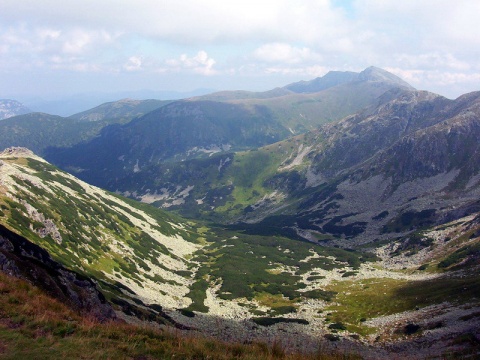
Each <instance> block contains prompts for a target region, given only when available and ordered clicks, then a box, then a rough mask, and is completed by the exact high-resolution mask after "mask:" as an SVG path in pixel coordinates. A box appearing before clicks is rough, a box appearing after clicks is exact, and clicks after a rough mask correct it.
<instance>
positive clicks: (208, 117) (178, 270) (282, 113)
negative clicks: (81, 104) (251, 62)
mask: <svg viewBox="0 0 480 360" xmlns="http://www.w3.org/2000/svg"><path fill="white" fill-rule="evenodd" d="M479 104H480V92H474V93H470V94H465V95H463V96H460V97H459V98H457V99H455V100H450V99H447V98H444V97H442V96H440V95H437V94H433V93H430V92H427V91H418V90H415V89H413V88H412V87H411V86H410V85H408V84H407V83H405V82H404V81H403V80H401V79H399V78H398V77H396V76H394V75H393V74H390V73H388V72H386V71H384V70H382V69H378V68H375V67H371V68H368V69H366V70H364V71H363V72H360V73H353V72H331V73H328V74H327V75H325V76H324V77H322V78H317V79H314V80H311V81H304V82H299V83H294V84H290V85H287V86H285V87H283V88H277V89H273V90H271V91H267V92H263V93H254V92H246V91H233V92H232V91H223V92H219V93H213V94H209V95H204V96H200V97H194V98H189V99H183V100H176V101H157V100H143V101H137V100H128V99H125V100H120V101H117V102H112V103H107V104H103V105H100V106H98V107H96V108H94V109H91V110H87V111H83V112H81V113H79V114H76V115H73V116H71V117H69V118H63V117H57V116H53V115H48V114H40V113H30V114H27V115H20V116H15V117H12V118H10V119H6V120H2V121H1V122H0V146H4V147H8V149H7V150H5V151H4V152H3V153H1V154H0V209H1V210H0V226H1V227H0V230H1V231H0V233H1V235H0V238H1V239H2V240H1V241H0V264H1V266H2V269H3V270H4V271H6V272H7V273H9V274H13V275H16V276H18V277H22V278H24V279H26V280H28V281H30V282H32V283H34V284H37V285H38V286H39V287H41V288H43V289H45V290H46V291H47V292H48V291H49V289H51V291H50V294H51V295H52V296H55V297H57V298H59V299H64V301H65V302H66V303H68V304H70V306H72V307H73V308H78V309H83V310H82V311H86V312H90V313H91V314H93V316H96V317H97V318H98V319H111V320H112V321H118V319H119V318H124V319H127V320H128V321H132V320H133V319H141V320H143V321H145V320H146V321H154V322H156V323H158V324H162V326H169V327H171V326H173V327H176V328H177V329H179V330H181V331H187V332H191V331H194V330H193V329H196V331H200V332H202V333H204V334H209V335H213V336H215V337H217V338H220V339H223V340H229V339H237V340H239V341H245V342H251V341H267V342H268V341H269V340H271V339H272V336H278V337H279V338H280V339H283V340H284V341H287V342H288V343H289V347H290V350H299V349H300V350H302V351H303V350H307V351H315V349H317V348H318V347H319V346H330V345H331V344H333V343H335V342H337V341H340V342H339V344H341V347H342V348H343V349H349V350H350V351H353V352H355V353H358V354H360V355H361V356H364V357H366V358H373V353H372V350H371V349H370V350H369V348H368V347H367V346H365V345H366V344H368V345H369V346H373V348H374V352H375V353H376V354H377V355H379V356H383V357H388V356H390V355H391V354H392V353H396V354H400V355H401V356H406V357H412V354H413V353H415V354H416V355H415V356H416V358H424V357H426V354H427V353H426V352H427V350H426V349H428V354H433V356H443V355H445V354H452V352H455V351H457V353H458V354H464V355H465V356H469V354H473V353H475V351H478V345H479V343H480V334H478V329H479V328H480V324H479V321H480V318H479V317H478V313H479V311H480V308H479V306H480V304H479V303H478V298H479V297H480V294H479V293H478V289H479V288H480V283H479V281H480V278H479V277H478V267H479V265H480V255H479V250H478V248H479V241H480V203H479V201H478V196H479V192H480V176H479V173H480V158H479V156H480V149H479V142H478V139H479V138H480V125H479V124H480V122H479V119H480V105H479ZM12 146H24V147H28V148H30V149H31V150H34V152H35V153H37V154H38V155H36V154H35V153H34V152H32V151H30V150H27V149H25V148H19V147H12ZM39 155H40V156H42V157H45V158H46V160H48V162H47V161H46V160H44V159H43V158H42V157H40V156H39ZM60 169H62V170H60ZM80 179H81V180H80ZM97 186H98V187H97ZM100 188H103V189H105V190H102V189H100ZM124 196H125V197H124ZM138 200H139V201H138ZM152 205H153V206H152ZM166 210H167V211H168V212H167V211H166ZM42 274H49V275H48V276H45V275H42ZM42 279H43V281H42ZM102 321H103V320H102ZM272 334H275V335H272ZM412 340H414V341H412ZM322 344H323V345H322ZM325 344H327V345H325ZM385 344H390V345H389V346H388V347H387V346H385ZM412 349H415V350H413V353H412ZM442 354H443V355H442ZM445 356H447V355H445Z"/></svg>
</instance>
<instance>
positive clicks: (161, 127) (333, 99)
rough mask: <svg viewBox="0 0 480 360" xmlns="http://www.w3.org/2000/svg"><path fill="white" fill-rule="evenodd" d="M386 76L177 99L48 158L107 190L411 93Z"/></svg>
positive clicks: (281, 137)
mask: <svg viewBox="0 0 480 360" xmlns="http://www.w3.org/2000/svg"><path fill="white" fill-rule="evenodd" d="M385 73H386V72H384V71H381V70H380V69H376V68H372V69H367V70H365V71H364V72H363V74H364V75H362V76H361V79H360V80H355V81H351V82H348V83H343V84H340V85H337V86H332V87H330V88H328V89H325V90H323V91H320V92H317V93H312V94H310V93H294V92H292V91H290V90H285V89H274V90H272V91H270V92H266V93H250V92H222V93H217V94H211V95H208V96H205V97H197V98H191V99H185V100H180V101H175V102H172V103H169V104H167V105H165V106H162V107H160V108H159V109H157V110H154V111H152V112H150V113H148V114H145V115H143V116H141V117H139V118H136V119H135V120H134V121H132V122H130V123H128V124H124V125H121V126H112V127H107V128H104V129H103V130H102V131H101V133H100V134H99V136H98V137H96V138H94V139H91V141H89V142H84V143H79V144H77V145H75V146H72V147H63V148H58V149H54V148H50V149H48V152H43V154H44V155H45V156H46V158H47V159H48V160H49V161H51V162H53V163H55V164H57V165H58V166H61V167H62V168H64V169H69V170H71V171H78V172H77V175H78V176H80V177H82V178H83V179H84V180H87V181H90V182H92V183H95V184H96V185H99V186H108V185H107V183H108V182H109V181H110V180H111V179H122V178H123V177H125V176H129V174H131V173H136V172H138V171H140V170H141V169H144V168H145V167H148V166H149V165H153V164H159V163H162V162H176V161H183V160H188V159H194V158H202V157H203V158H205V157H210V156H211V155H213V154H220V153H223V154H226V153H230V152H233V151H244V150H249V149H253V148H258V147H261V146H265V145H268V144H272V143H275V142H278V141H281V140H284V139H286V138H288V137H289V136H292V135H295V134H298V133H302V132H305V131H308V130H312V129H315V128H317V127H318V126H320V125H322V124H324V123H326V122H331V121H335V120H340V119H341V118H342V117H344V116H347V115H350V114H352V113H355V112H356V111H359V110H360V109H362V108H365V107H373V108H374V107H376V106H378V105H379V103H383V102H385V101H388V100H389V99H390V98H391V97H395V96H397V95H398V93H399V92H401V91H406V88H407V86H405V85H404V84H403V83H402V82H401V81H400V80H398V79H397V78H396V77H395V76H394V75H391V76H387V75H385ZM378 74H380V75H378ZM357 77H360V75H358V76H357ZM384 79H386V80H385V81H384ZM93 158H95V160H93Z"/></svg>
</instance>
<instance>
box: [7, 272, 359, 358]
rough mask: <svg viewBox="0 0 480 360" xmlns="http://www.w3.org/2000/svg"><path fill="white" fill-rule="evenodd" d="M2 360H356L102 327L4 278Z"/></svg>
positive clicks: (123, 327)
mask: <svg viewBox="0 0 480 360" xmlns="http://www.w3.org/2000/svg"><path fill="white" fill-rule="evenodd" d="M0 358H2V359H20V358H21V359H25V360H28V359H79V358H81V359H173V358H175V359H292V360H293V359H319V360H320V359H325V360H327V359H354V358H356V357H355V356H353V355H343V354H331V353H329V354H322V353H319V354H316V355H308V356H307V355H302V354H288V355H287V354H285V352H284V350H283V349H282V347H281V346H280V345H279V344H277V345H274V346H273V347H269V346H267V345H265V344H262V343H257V344H250V345H244V344H236V343H223V342H220V341H216V340H213V339H209V338H203V337H187V336H182V335H180V334H178V333H175V332H173V331H171V330H169V329H165V330H159V329H156V328H153V327H149V326H135V325H127V324H125V323H120V322H109V323H103V324H102V323H99V322H96V321H95V320H92V319H88V318H85V317H82V316H81V315H80V314H78V313H76V312H74V311H72V310H71V309H69V308H67V307H66V306H65V305H64V304H62V303H59V302H58V301H56V300H55V299H52V298H50V297H48V296H47V295H45V294H44V293H42V292H41V291H40V290H38V289H37V288H35V287H33V286H32V285H30V284H29V283H27V282H25V281H22V280H18V279H15V278H12V277H9V276H7V275H5V274H3V273H0Z"/></svg>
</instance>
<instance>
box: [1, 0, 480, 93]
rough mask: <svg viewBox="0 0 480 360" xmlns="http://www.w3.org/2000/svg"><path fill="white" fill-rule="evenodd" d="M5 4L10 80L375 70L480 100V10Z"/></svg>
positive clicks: (365, 4) (285, 1) (417, 4)
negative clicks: (36, 74)
mask: <svg viewBox="0 0 480 360" xmlns="http://www.w3.org/2000/svg"><path fill="white" fill-rule="evenodd" d="M1 3H2V5H1V7H2V10H1V12H0V54H2V56H1V57H0V71H3V72H4V73H5V72H9V73H12V72H14V71H17V72H20V71H23V70H25V69H30V68H36V69H38V71H41V69H43V70H51V69H52V68H54V69H59V68H62V69H66V68H68V69H70V70H71V71H83V72H85V71H107V72H108V71H110V72H113V73H117V74H118V73H122V72H125V73H127V72H133V71H136V74H138V75H139V76H141V75H142V74H147V75H148V74H154V75H158V76H160V75H161V74H167V75H168V74H171V73H175V74H185V76H186V75H194V74H201V75H212V74H216V75H219V76H227V75H228V76H230V78H229V80H228V82H229V83H231V84H233V82H234V81H236V80H237V81H239V83H240V80H239V78H240V77H241V76H242V75H244V74H248V75H249V76H252V79H260V77H261V76H262V75H265V74H267V75H271V76H270V77H269V79H271V78H273V74H275V75H277V76H278V77H281V76H283V77H284V79H287V77H288V79H292V78H293V76H297V77H303V79H305V80H307V79H308V78H307V77H309V76H319V75H323V74H324V73H325V72H326V71H328V70H353V71H359V70H362V69H363V68H365V67H367V66H370V65H376V66H379V67H383V68H391V69H396V71H397V74H400V73H401V72H403V73H404V74H405V79H406V80H407V81H412V83H413V84H414V85H415V86H419V87H422V88H425V87H427V86H431V87H432V89H433V88H435V86H437V88H439V89H447V90H445V91H449V90H448V88H447V85H445V84H447V83H452V82H453V81H458V83H457V85H458V84H464V85H465V86H464V89H472V88H475V87H477V88H480V83H479V81H478V77H477V76H476V75H475V74H478V73H480V65H477V63H478V59H479V58H480V26H478V25H477V23H478V19H477V18H478V14H480V1H472V0H455V1H451V0H422V1H418V0H401V1H378V0H351V1H346V2H343V1H338V0H337V1H333V0H261V1H258V0H242V1H239V0H231V1H223V0H204V1H201V2H200V1H197V0H163V1H158V0H137V1H133V0H125V1H121V2H119V1H118V0H102V1H97V0H96V1H94V0H82V1H60V0H43V1H38V0H21V1H18V0H1ZM198 49H203V50H202V51H198ZM207 53H208V54H207ZM178 54H185V55H182V56H179V55H178ZM187 54H188V55H187ZM192 54H195V55H192ZM53 59H56V61H54V60H53ZM75 69H77V70H75ZM441 74H444V75H443V76H441ZM257 75H258V76H257ZM469 75H471V76H469ZM255 76H257V77H255ZM131 79H132V77H129V81H131ZM183 79H185V81H188V80H187V79H188V78H187V77H184V78H183ZM409 79H411V80H409ZM209 80H212V79H211V78H210V79H209ZM295 80H300V78H296V79H295ZM259 81H260V80H259ZM422 81H424V82H425V83H424V85H423V86H422V83H421V82H422ZM225 82H226V81H224V83H225ZM279 82H280V81H279ZM125 83H126V84H129V83H128V82H125ZM5 86H7V85H5ZM206 86H209V85H206ZM232 86H233V85H232ZM265 86H267V85H265ZM442 86H443V88H442ZM450 87H451V88H452V89H453V86H450ZM461 88H462V87H461V86H460V85H459V86H458V89H461ZM455 91H456V92H457V91H461V90H455Z"/></svg>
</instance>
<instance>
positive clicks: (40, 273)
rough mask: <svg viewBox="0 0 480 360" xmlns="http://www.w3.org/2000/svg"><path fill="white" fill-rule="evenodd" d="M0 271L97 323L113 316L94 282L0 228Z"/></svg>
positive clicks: (37, 247) (28, 242) (39, 248)
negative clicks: (95, 319) (30, 285)
mask: <svg viewBox="0 0 480 360" xmlns="http://www.w3.org/2000/svg"><path fill="white" fill-rule="evenodd" d="M0 269H1V270H2V271H3V272H5V273H7V274H9V275H13V276H15V277H19V278H22V279H25V280H28V281H30V282H31V283H32V284H34V285H35V286H38V287H39V288H41V289H43V290H44V291H46V292H47V293H49V294H50V295H52V296H53V297H55V298H56V299H59V300H60V301H62V302H64V303H66V304H68V305H70V306H71V307H72V308H74V309H76V310H79V311H81V312H84V313H87V314H89V315H93V316H94V317H96V318H97V319H99V320H102V321H103V320H107V319H115V318H116V315H115V312H114V311H113V309H112V307H111V306H110V304H109V303H108V302H107V301H106V300H105V297H104V296H103V295H102V293H100V292H99V291H98V290H97V288H96V285H95V283H94V282H93V281H92V280H90V279H89V278H87V277H84V276H82V275H80V274H78V273H76V272H73V271H71V270H68V269H66V268H65V267H64V266H63V265H61V264H60V263H58V262H56V261H54V260H53V259H52V258H51V257H50V255H49V254H48V252H47V251H45V250H44V249H42V248H41V247H39V246H37V245H35V244H33V243H32V242H30V241H28V240H27V239H25V238H24V237H22V236H19V235H18V234H15V233H14V232H12V231H10V230H8V229H7V228H6V227H4V226H2V225H0Z"/></svg>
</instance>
